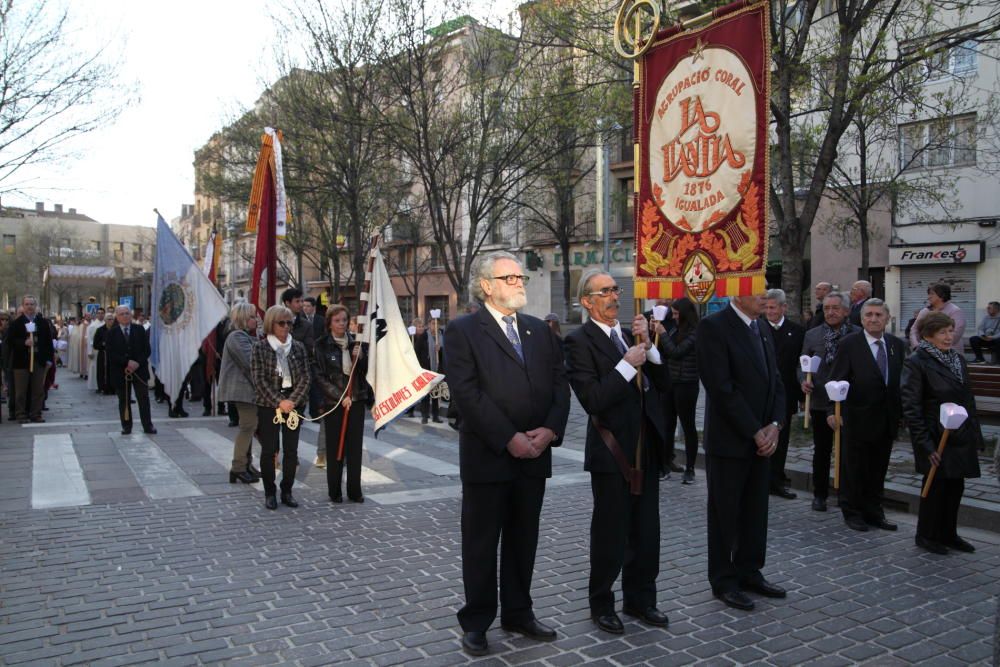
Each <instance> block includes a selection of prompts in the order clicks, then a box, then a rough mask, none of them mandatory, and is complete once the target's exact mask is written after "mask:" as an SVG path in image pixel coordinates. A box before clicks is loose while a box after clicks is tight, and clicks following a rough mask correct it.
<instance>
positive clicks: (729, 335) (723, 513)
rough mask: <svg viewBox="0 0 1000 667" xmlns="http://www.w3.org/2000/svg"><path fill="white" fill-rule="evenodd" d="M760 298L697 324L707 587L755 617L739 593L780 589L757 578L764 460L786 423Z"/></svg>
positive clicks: (763, 530)
mask: <svg viewBox="0 0 1000 667" xmlns="http://www.w3.org/2000/svg"><path fill="white" fill-rule="evenodd" d="M763 309H764V294H763V293H761V294H755V295H752V296H739V297H732V298H731V299H730V304H729V307H728V308H724V309H723V310H720V311H719V312H717V313H713V314H712V315H709V316H708V317H705V318H704V319H702V320H701V322H700V323H699V324H698V330H697V333H696V334H695V335H696V341H697V343H696V346H697V347H696V349H697V352H698V375H699V377H700V378H701V383H702V384H703V385H704V386H705V393H706V395H707V399H706V401H705V454H706V456H705V473H706V476H707V478H708V580H709V582H710V583H711V584H712V592H713V593H714V594H715V596H716V597H717V598H719V599H720V600H722V601H723V602H725V603H726V604H727V605H729V606H730V607H733V608H735V609H744V610H749V609H753V607H754V603H753V600H751V599H750V598H749V597H748V596H747V595H746V593H745V592H744V591H753V592H756V593H760V594H761V595H764V596H767V597H773V598H783V597H785V591H784V589H782V588H780V587H779V586H775V585H774V584H771V583H770V582H768V581H767V580H766V579H765V578H764V575H763V574H761V568H762V567H764V557H765V554H766V551H767V499H768V493H767V491H768V486H769V480H770V464H769V461H768V457H770V456H772V455H773V454H774V452H775V451H776V450H777V448H778V435H779V432H780V429H781V426H782V424H784V423H785V389H784V386H783V385H782V383H781V377H780V376H779V374H778V367H777V364H776V360H775V358H776V353H775V349H774V340H773V336H772V333H771V331H770V329H771V328H770V327H768V326H761V325H760V321H759V320H758V319H757V318H758V317H759V315H760V314H761V312H762V311H763Z"/></svg>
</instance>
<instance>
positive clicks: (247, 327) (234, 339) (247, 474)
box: [218, 301, 274, 484]
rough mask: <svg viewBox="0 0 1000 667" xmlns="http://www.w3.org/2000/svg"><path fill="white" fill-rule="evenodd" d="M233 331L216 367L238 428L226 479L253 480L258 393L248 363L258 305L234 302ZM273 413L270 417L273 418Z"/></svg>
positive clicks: (222, 396)
mask: <svg viewBox="0 0 1000 667" xmlns="http://www.w3.org/2000/svg"><path fill="white" fill-rule="evenodd" d="M229 320H230V322H231V324H232V331H230V332H229V333H228V334H227V335H226V342H225V345H224V347H223V348H222V368H221V370H220V371H219V392H218V399H219V401H220V402H222V401H225V402H227V403H228V404H229V405H228V407H229V410H230V411H232V412H231V413H230V415H229V418H230V420H231V421H235V420H233V416H234V415H236V414H238V415H239V421H238V424H237V426H239V429H240V430H239V431H237V432H236V439H235V440H234V442H233V464H232V467H230V469H229V483H230V484H235V483H236V482H237V480H238V481H240V482H243V483H244V484H253V483H254V482H256V481H257V480H258V479H260V472H258V471H257V470H254V468H253V466H252V465H251V462H252V461H253V456H252V454H251V452H252V451H253V434H254V433H255V432H256V431H257V405H256V400H257V397H256V395H255V394H254V390H253V375H252V374H251V372H250V364H251V360H252V357H253V346H254V343H256V342H257V307H256V306H254V305H253V304H252V303H247V302H246V301H242V302H240V303H237V304H236V305H235V306H233V309H232V310H231V311H230V313H229ZM273 418H274V417H273V415H272V419H273Z"/></svg>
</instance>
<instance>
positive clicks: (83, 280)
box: [42, 265, 117, 286]
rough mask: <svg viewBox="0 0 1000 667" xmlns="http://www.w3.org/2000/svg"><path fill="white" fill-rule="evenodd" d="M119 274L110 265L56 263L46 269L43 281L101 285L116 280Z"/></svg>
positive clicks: (46, 282) (47, 282)
mask: <svg viewBox="0 0 1000 667" xmlns="http://www.w3.org/2000/svg"><path fill="white" fill-rule="evenodd" d="M116 278H117V274H116V273H115V270H114V268H113V267H110V266H69V265H54V266H50V267H49V268H47V269H46V270H45V275H44V277H43V278H42V282H43V283H45V284H49V283H50V282H58V283H73V284H77V285H99V286H103V285H105V284H107V282H108V281H109V280H115V279H116Z"/></svg>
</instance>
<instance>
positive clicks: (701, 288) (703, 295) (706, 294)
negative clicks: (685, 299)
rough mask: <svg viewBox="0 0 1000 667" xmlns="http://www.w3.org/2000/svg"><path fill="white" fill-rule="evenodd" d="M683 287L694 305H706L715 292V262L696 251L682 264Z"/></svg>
mask: <svg viewBox="0 0 1000 667" xmlns="http://www.w3.org/2000/svg"><path fill="white" fill-rule="evenodd" d="M683 275H684V287H685V290H686V291H687V294H688V296H690V297H691V299H692V300H693V301H694V302H695V303H706V302H707V301H708V300H709V299H711V298H712V293H713V292H715V262H713V261H712V258H711V257H709V256H708V255H707V254H706V253H705V252H703V251H701V250H698V251H697V252H695V253H694V254H692V255H690V256H689V257H688V259H687V262H685V264H684V273H683Z"/></svg>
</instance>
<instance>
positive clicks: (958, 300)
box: [895, 264, 977, 335]
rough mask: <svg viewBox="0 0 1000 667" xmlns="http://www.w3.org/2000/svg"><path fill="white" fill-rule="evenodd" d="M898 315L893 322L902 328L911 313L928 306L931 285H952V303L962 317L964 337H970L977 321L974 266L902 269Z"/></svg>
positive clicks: (940, 265)
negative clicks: (899, 324)
mask: <svg viewBox="0 0 1000 667" xmlns="http://www.w3.org/2000/svg"><path fill="white" fill-rule="evenodd" d="M902 272H903V273H902V304H901V306H900V308H901V309H902V312H901V313H895V315H896V321H897V322H900V323H901V324H902V325H905V324H906V322H907V321H908V320H909V319H910V318H911V317H913V311H915V310H917V309H919V308H923V307H924V306H926V305H927V288H928V287H929V286H930V285H931V284H933V283H946V284H948V285H951V301H952V303H954V304H955V305H956V306H958V307H959V308H961V309H962V312H963V313H964V314H965V321H966V325H965V330H966V335H972V333H973V331H974V329H975V321H976V314H977V313H976V266H975V265H974V264H938V265H932V266H907V267H903V269H902Z"/></svg>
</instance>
